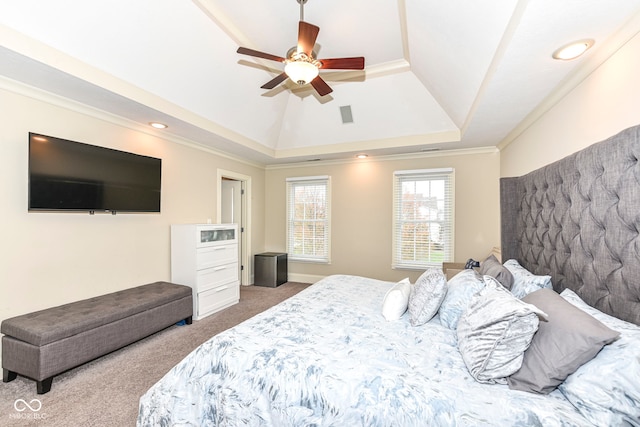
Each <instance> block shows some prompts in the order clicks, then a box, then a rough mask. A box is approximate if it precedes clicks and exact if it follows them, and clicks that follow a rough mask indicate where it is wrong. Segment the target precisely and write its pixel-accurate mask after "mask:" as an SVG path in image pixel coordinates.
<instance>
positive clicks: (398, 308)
mask: <svg viewBox="0 0 640 427" xmlns="http://www.w3.org/2000/svg"><path fill="white" fill-rule="evenodd" d="M409 295H411V282H409V278H408V277H407V278H406V279H402V280H401V281H399V282H398V283H396V284H395V285H394V286H393V287H392V288H391V289H389V290H388V291H387V293H386V294H385V296H384V301H383V302H382V315H383V316H384V318H385V319H387V320H398V319H400V318H401V317H402V315H403V314H404V313H405V312H406V311H407V306H408V305H409Z"/></svg>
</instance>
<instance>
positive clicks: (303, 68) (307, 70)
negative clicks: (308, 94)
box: [284, 61, 320, 86]
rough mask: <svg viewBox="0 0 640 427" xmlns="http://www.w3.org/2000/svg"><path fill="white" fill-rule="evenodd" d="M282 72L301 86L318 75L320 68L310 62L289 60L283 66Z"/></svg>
mask: <svg viewBox="0 0 640 427" xmlns="http://www.w3.org/2000/svg"><path fill="white" fill-rule="evenodd" d="M284 72H285V73H286V74H287V76H289V78H290V79H291V80H293V81H294V82H295V83H297V84H299V85H300V86H302V85H306V84H307V83H310V82H311V80H313V79H315V78H316V77H318V74H319V72H320V70H319V69H318V66H317V65H315V64H313V63H311V62H306V61H291V62H288V63H287V65H285V66H284Z"/></svg>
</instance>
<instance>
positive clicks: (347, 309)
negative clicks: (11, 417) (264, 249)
mask: <svg viewBox="0 0 640 427" xmlns="http://www.w3.org/2000/svg"><path fill="white" fill-rule="evenodd" d="M639 157H640V128H638V127H635V128H630V129H627V130H625V131H623V132H621V133H620V134H618V135H616V136H613V137H611V138H610V139H608V140H606V141H603V142H600V143H598V144H595V145H593V146H591V147H588V148H586V149H584V150H582V151H580V152H578V153H575V154H573V155H571V156H569V157H567V158H565V159H562V160H560V161H558V162H556V163H553V164H551V165H549V166H546V167H544V168H542V169H539V170H537V171H534V172H532V173H530V174H527V175H524V176H522V177H517V178H504V179H502V180H501V216H502V259H503V260H510V261H512V262H513V263H514V264H508V263H505V264H504V265H502V264H501V263H497V265H496V263H495V262H494V261H493V260H492V259H490V258H487V259H486V260H483V263H482V264H481V267H480V271H479V272H476V271H474V270H465V271H464V272H461V273H459V275H456V277H454V278H453V279H452V280H451V281H449V283H447V282H446V280H444V279H443V277H444V276H442V273H440V275H438V272H437V271H434V270H428V271H426V272H425V273H424V274H423V275H422V276H421V278H420V279H419V280H418V281H417V282H416V283H415V284H413V285H412V284H407V283H401V282H399V283H390V282H385V281H380V280H376V279H373V278H365V277H357V276H348V275H335V276H330V277H327V278H325V279H323V280H321V281H319V282H317V283H316V284H314V285H312V286H310V287H309V288H308V289H305V290H304V291H302V292H300V293H299V294H297V295H296V296H294V297H292V298H290V299H288V300H286V301H284V302H282V303H280V304H279V305H277V306H275V307H272V308H271V309H269V310H267V311H265V312H263V313H261V314H259V315H257V316H255V317H253V318H251V319H249V320H247V321H245V322H243V323H241V324H239V325H237V326H236V327H234V328H232V329H230V330H227V331H225V332H223V333H221V334H218V335H216V336H214V337H213V338H211V339H210V340H209V341H207V342H205V343H204V344H202V345H201V346H200V347H198V348H197V349H195V350H194V351H193V352H192V353H191V354H190V355H188V356H187V357H186V358H185V359H184V360H182V361H181V362H180V363H179V364H178V365H176V366H175V367H174V368H173V369H172V370H171V371H169V372H168V373H167V374H166V375H165V376H164V377H163V378H162V379H161V380H160V381H159V382H158V383H156V384H155V385H154V386H153V387H152V388H151V389H149V391H147V393H145V394H144V395H143V396H142V397H141V399H140V409H139V417H138V426H157V425H167V426H168V425H191V426H209V425H210V426H218V425H220V426H236V425H248V426H311V425H312V426H344V425H348V426H414V425H415V426H423V425H434V426H465V425H468V426H495V425H501V426H502V425H504V426H535V425H539V426H585V425H640V384H639V383H640V381H639V380H638V378H640V357H639V356H638V355H640V327H638V325H639V324H640V263H639V262H638V260H640V239H639V238H638V230H639V229H640V209H639V208H638V207H639V206H640V167H639V166H638V164H637V159H638V158H639ZM494 259H495V258H494ZM509 265H510V267H509V268H507V267H505V266H509ZM515 265H517V268H516V267H515ZM485 266H487V267H486V268H485ZM490 267H495V268H496V269H500V271H502V272H503V271H504V269H505V268H507V270H509V271H510V273H512V278H513V289H512V290H505V287H504V286H502V285H501V283H502V282H500V283H498V282H499V280H498V279H499V276H500V274H502V273H499V274H498V273H496V274H493V273H492V274H493V276H492V275H490V274H488V273H490V272H491V271H492V270H491V268H490ZM485 273H486V274H485ZM424 277H426V278H425V279H423V278H424ZM505 277H506V276H505ZM463 279H464V280H463ZM469 280H471V281H473V283H474V284H478V283H479V282H478V281H480V282H482V285H481V286H480V287H479V288H478V289H476V290H474V291H473V292H468V290H469V289H471V288H472V287H471V286H470V284H469V283H471V282H468V281H469ZM442 283H444V285H442ZM523 283H524V284H528V285H531V284H537V283H540V286H539V289H537V290H538V291H539V292H536V291H530V292H529V291H528V292H529V293H526V294H525V293H523V295H522V296H521V299H520V298H517V297H514V296H513V295H514V294H513V292H515V289H516V288H518V289H520V290H522V289H524V288H523V287H522V286H523V285H522V284H523ZM419 284H420V285H421V287H418V285H419ZM425 284H426V285H425ZM407 286H408V287H407ZM551 286H552V287H553V290H551V289H549V287H551ZM407 289H409V291H407ZM418 289H420V291H418ZM438 289H439V290H441V292H437V290H438ZM455 289H459V290H460V289H461V290H464V292H462V293H456V292H459V291H455ZM424 290H426V291H424ZM442 290H444V291H442ZM424 292H426V293H424ZM463 294H465V295H466V294H469V295H470V296H469V298H468V299H465V300H464V304H461V303H460V301H461V300H456V299H455V298H454V295H463ZM507 294H508V295H507ZM415 295H418V296H416V297H415V298H414V296H415ZM420 295H427V296H428V298H426V299H425V300H424V301H422V300H421V297H419V296H420ZM547 295H548V296H549V301H553V303H552V304H547V303H546V302H545V303H542V302H541V303H540V304H538V301H542V299H546V298H547ZM403 297H404V298H405V300H404V301H405V304H407V305H408V310H407V312H406V313H404V314H402V313H400V315H397V316H396V317H395V319H396V320H387V318H385V316H387V314H389V313H388V312H384V311H385V309H387V308H388V307H389V304H391V302H393V303H394V304H395V303H396V302H397V301H400V300H402V299H403ZM481 297H482V298H481ZM394 298H395V299H394ZM536 298H537V299H536ZM560 300H561V301H560ZM407 301H408V302H407ZM412 304H413V306H412ZM416 304H418V305H419V304H423V306H430V307H429V310H427V311H431V313H430V314H429V315H427V316H426V317H425V316H424V314H425V311H420V310H418V311H415V312H414V311H412V307H415V306H417V305H416ZM491 304H494V306H493V308H492V306H491ZM495 304H498V306H497V307H496V306H495ZM545 304H547V305H545ZM563 304H564V305H563ZM538 305H539V307H544V310H546V311H547V312H548V313H547V312H545V311H544V310H543V309H542V308H539V307H538ZM423 306H420V307H423ZM507 306H509V307H511V306H513V310H511V311H510V314H509V316H511V317H509V321H508V322H507V323H509V325H511V324H515V323H514V321H513V319H524V318H526V319H528V320H527V322H528V323H527V324H526V325H525V326H523V327H521V328H519V329H511V330H510V331H509V333H507V334H505V333H503V332H501V334H502V335H501V337H500V340H504V341H501V344H499V345H497V346H496V345H493V347H492V349H491V350H490V351H496V352H497V349H500V348H501V351H502V350H504V351H508V352H512V353H513V351H514V350H513V349H514V348H521V350H519V356H518V357H515V356H514V357H511V356H509V357H510V358H509V359H502V360H500V363H497V362H496V363H487V360H488V359H487V358H485V359H482V360H484V362H483V363H481V364H478V363H475V361H474V359H473V357H471V358H470V357H469V356H468V354H471V355H472V356H475V352H476V351H478V350H480V351H488V350H486V348H485V347H487V342H486V339H487V337H490V336H491V334H490V333H478V329H474V325H475V323H474V322H476V320H477V319H483V321H484V324H483V326H482V327H483V328H484V327H486V328H487V329H486V330H487V331H489V330H490V332H491V333H493V332H495V331H494V330H491V328H493V326H492V325H496V324H499V323H497V322H494V321H487V319H488V318H487V316H491V315H492V313H493V312H495V311H500V310H502V307H507ZM565 306H568V307H570V309H569V308H567V310H566V311H567V313H569V312H570V313H573V314H575V310H578V312H579V313H580V314H579V316H588V317H589V322H592V321H593V322H594V328H596V327H597V328H600V329H598V332H597V333H595V332H593V333H592V332H591V329H590V330H589V333H588V334H587V336H588V337H589V338H592V337H597V338H598V340H599V341H598V345H597V346H596V348H595V349H593V348H592V347H593V346H594V344H593V343H592V342H591V343H590V344H589V348H590V351H591V352H592V353H593V354H592V355H591V354H590V355H589V357H586V359H587V360H582V359H581V360H579V361H578V360H576V362H575V363H574V364H577V366H575V367H574V368H575V369H573V368H572V369H573V370H572V372H571V373H569V374H567V375H565V376H564V377H563V378H562V379H561V380H558V379H557V378H552V380H553V381H555V382H553V381H551V384H552V385H551V386H550V387H548V385H549V384H548V381H549V380H550V379H549V378H546V377H545V378H544V379H543V380H541V384H544V385H545V387H546V388H544V387H543V388H544V391H543V392H541V391H540V390H538V391H534V392H532V391H531V390H529V391H523V390H524V389H526V388H527V387H524V388H523V387H522V384H523V381H524V380H522V377H523V376H522V375H520V377H521V378H518V375H519V374H520V373H521V372H522V371H525V367H529V368H530V367H531V366H535V363H534V362H535V361H536V360H537V359H536V357H537V356H536V355H535V354H533V353H534V350H535V351H536V352H539V351H540V349H544V348H545V347H543V345H544V344H545V342H546V341H541V340H543V339H545V340H546V339H551V338H549V336H552V335H554V334H556V332H555V331H557V330H560V329H561V328H555V327H554V328H551V327H550V325H557V324H558V323H557V321H556V320H555V319H557V318H558V316H556V313H555V312H554V311H553V310H556V309H557V308H558V307H565ZM434 307H435V310H434ZM405 308H407V307H406V306H405ZM423 308H424V307H423ZM496 308H497V309H498V310H496ZM504 310H506V308H505V309H504ZM401 311H402V310H401ZM383 312H384V313H383ZM415 313H417V315H416V314H415ZM452 313H453V314H454V316H452ZM549 313H552V314H549ZM585 313H586V314H585ZM396 314H397V313H396ZM560 317H561V316H560ZM577 318H578V319H580V320H579V321H578V322H573V323H575V324H576V325H577V326H575V325H574V326H572V327H576V328H578V329H580V332H582V329H584V325H585V324H586V323H589V322H586V323H585V322H584V317H577ZM452 319H455V322H454V321H452ZM562 319H563V322H564V317H562ZM594 319H595V320H594ZM414 320H415V322H414ZM554 321H555V322H556V323H553V322H554ZM518 322H519V320H518ZM563 322H562V323H563ZM516 323H517V322H516ZM568 323H572V322H568ZM595 323H597V325H595ZM502 324H505V323H504V322H503V323H502ZM518 324H519V323H518ZM487 325H488V326H487ZM562 326H563V325H562ZM545 334H546V335H545ZM589 334H590V335H589ZM525 336H526V338H525ZM505 337H506V338H505ZM539 337H543V338H540V339H539ZM556 338H557V337H556ZM478 339H479V340H480V341H474V340H478ZM594 340H595V338H594ZM495 342H497V341H495ZM470 348H471V350H472V351H471V352H469V349H470ZM528 355H531V356H528ZM565 356H566V355H563V356H562V357H556V358H555V359H554V361H555V360H556V359H558V360H562V361H564V360H565V359H566V357H565ZM580 357H582V358H583V359H584V358H585V357H584V356H580ZM470 359H471V360H472V361H471V362H470ZM504 361H507V362H508V363H507V362H505V363H502V362H504ZM513 363H517V364H518V367H519V370H518V368H516V371H517V372H515V373H514V374H513V375H510V376H508V377H504V378H503V377H501V376H500V375H496V374H492V375H493V376H492V375H489V374H488V373H490V372H489V371H490V370H491V369H495V371H494V372H503V371H501V370H504V369H506V368H509V369H511V371H510V372H513V369H512V368H511V365H512V364H513ZM525 365H526V366H525ZM520 366H521V367H520ZM489 368H491V369H489ZM484 374H487V375H486V376H483V375H484ZM538 376H540V375H538ZM516 379H518V381H516ZM527 380H528V378H527ZM536 381H537V379H536ZM525 382H526V381H525ZM534 382H535V381H534Z"/></svg>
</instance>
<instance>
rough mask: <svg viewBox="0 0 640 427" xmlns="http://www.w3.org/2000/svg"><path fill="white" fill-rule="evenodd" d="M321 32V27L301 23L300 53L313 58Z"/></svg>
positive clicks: (299, 28)
mask: <svg viewBox="0 0 640 427" xmlns="http://www.w3.org/2000/svg"><path fill="white" fill-rule="evenodd" d="M319 32H320V27H316V26H315V25H313V24H309V23H308V22H304V21H300V23H299V24H298V52H304V53H306V54H307V56H312V53H313V46H315V44H316V38H318V33H319Z"/></svg>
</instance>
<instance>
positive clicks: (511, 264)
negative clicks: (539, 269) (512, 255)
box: [504, 259, 553, 298]
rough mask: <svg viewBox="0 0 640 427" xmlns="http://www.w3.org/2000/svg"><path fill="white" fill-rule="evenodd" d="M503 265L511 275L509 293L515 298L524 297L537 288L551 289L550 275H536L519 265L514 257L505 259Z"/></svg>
mask: <svg viewBox="0 0 640 427" xmlns="http://www.w3.org/2000/svg"><path fill="white" fill-rule="evenodd" d="M504 266H505V268H506V269H507V270H509V272H510V273H511V275H512V276H513V286H512V287H511V293H512V294H513V295H514V296H515V297H516V298H524V297H525V296H527V295H529V294H530V293H531V292H535V291H537V290H539V289H544V288H548V289H553V286H552V284H551V276H536V275H535V274H533V273H531V272H530V271H529V270H527V269H526V268H524V267H523V266H521V265H520V263H519V262H518V261H516V260H515V259H510V260H507V261H505V263H504Z"/></svg>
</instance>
